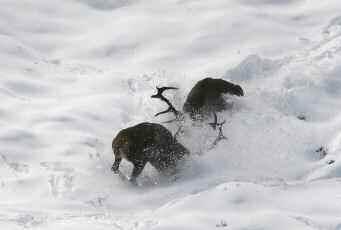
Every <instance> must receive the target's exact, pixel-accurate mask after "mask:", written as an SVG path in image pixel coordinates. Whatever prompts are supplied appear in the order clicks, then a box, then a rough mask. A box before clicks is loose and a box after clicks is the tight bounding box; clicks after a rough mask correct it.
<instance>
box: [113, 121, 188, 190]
mask: <svg viewBox="0 0 341 230" xmlns="http://www.w3.org/2000/svg"><path fill="white" fill-rule="evenodd" d="M112 149H113V152H114V158H115V161H114V163H113V165H112V167H111V170H112V171H113V172H114V173H119V172H120V171H119V166H120V163H121V161H122V159H125V160H127V161H129V162H131V163H132V164H133V166H134V168H133V170H132V173H131V176H130V178H129V180H130V182H132V183H133V184H137V182H136V180H137V177H138V176H139V175H140V174H141V172H142V171H143V169H144V167H145V165H146V164H147V163H148V162H149V163H150V164H151V165H152V166H153V167H154V168H155V169H156V170H157V171H159V172H161V173H163V174H166V175H169V174H175V173H176V172H177V168H178V163H179V162H180V161H182V160H183V159H184V158H185V156H188V155H189V150H188V149H187V148H186V147H184V146H183V145H182V144H181V143H180V142H178V141H177V140H176V138H175V137H174V136H173V135H172V133H171V132H170V131H169V130H168V129H167V128H165V127H164V126H162V125H160V124H157V123H149V122H143V123H140V124H137V125H135V126H132V127H128V128H126V129H123V130H121V131H120V132H119V133H118V134H117V135H116V137H115V138H114V139H113V141H112Z"/></svg>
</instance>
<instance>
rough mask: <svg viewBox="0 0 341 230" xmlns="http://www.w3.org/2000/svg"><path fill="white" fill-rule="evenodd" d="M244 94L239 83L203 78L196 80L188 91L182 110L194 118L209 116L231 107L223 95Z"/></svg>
mask: <svg viewBox="0 0 341 230" xmlns="http://www.w3.org/2000/svg"><path fill="white" fill-rule="evenodd" d="M224 94H229V95H235V96H244V91H243V89H242V87H241V86H240V85H237V84H233V83H231V82H228V81H225V80H223V79H219V78H218V79H215V78H204V79H202V80H200V81H198V82H197V83H196V84H195V85H194V87H193V88H192V89H191V91H190V92H189V94H188V96H187V98H186V101H185V103H184V105H183V111H184V112H185V113H188V114H190V117H191V118H192V119H193V120H195V119H197V118H198V117H199V119H202V118H203V117H209V116H211V115H212V114H215V113H216V112H221V111H223V110H227V109H229V108H231V106H232V105H231V104H228V103H227V102H226V101H225V100H224V97H223V95H224Z"/></svg>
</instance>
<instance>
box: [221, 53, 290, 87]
mask: <svg viewBox="0 0 341 230" xmlns="http://www.w3.org/2000/svg"><path fill="white" fill-rule="evenodd" d="M284 63H285V61H284V60H271V59H266V58H265V59H263V58H261V57H260V56H258V55H256V54H253V55H249V56H248V57H246V58H245V59H244V60H243V61H242V62H241V63H240V64H239V65H238V66H236V67H235V68H233V69H231V70H228V71H227V72H226V73H225V75H224V78H226V79H231V80H232V81H236V82H240V81H249V80H255V79H257V80H260V79H261V78H264V77H268V76H271V75H272V74H274V73H275V72H276V71H278V70H279V69H280V68H281V67H282V65H283V64H284Z"/></svg>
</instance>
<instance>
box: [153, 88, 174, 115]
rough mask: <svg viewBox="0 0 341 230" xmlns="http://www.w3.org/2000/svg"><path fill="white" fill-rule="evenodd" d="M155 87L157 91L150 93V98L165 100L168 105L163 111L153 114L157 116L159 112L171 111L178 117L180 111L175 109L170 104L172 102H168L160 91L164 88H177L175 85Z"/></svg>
mask: <svg viewBox="0 0 341 230" xmlns="http://www.w3.org/2000/svg"><path fill="white" fill-rule="evenodd" d="M156 89H157V93H156V94H155V95H152V96H151V98H159V99H160V100H162V101H164V102H166V103H167V105H168V109H166V110H165V111H162V112H159V113H157V114H155V117H157V116H159V115H160V114H164V113H169V112H172V113H174V115H175V116H176V117H177V118H178V117H179V115H180V112H179V111H177V110H176V109H175V108H174V106H173V105H172V103H170V101H169V100H168V99H167V98H166V97H165V96H163V95H162V93H163V92H164V91H165V90H169V89H178V88H176V87H156Z"/></svg>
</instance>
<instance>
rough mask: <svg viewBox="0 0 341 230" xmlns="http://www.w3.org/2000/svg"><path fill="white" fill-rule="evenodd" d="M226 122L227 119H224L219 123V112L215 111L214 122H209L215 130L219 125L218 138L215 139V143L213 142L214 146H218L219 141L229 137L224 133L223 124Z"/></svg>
mask: <svg viewBox="0 0 341 230" xmlns="http://www.w3.org/2000/svg"><path fill="white" fill-rule="evenodd" d="M225 123H226V120H224V121H222V122H220V123H218V117H217V114H216V113H214V122H212V123H209V125H211V126H212V128H213V129H214V130H216V129H217V127H218V129H219V133H218V136H217V138H216V139H215V140H214V142H213V144H212V147H214V146H216V145H217V144H218V142H219V141H221V140H225V139H227V137H225V136H224V133H223V125H224V124H225Z"/></svg>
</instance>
